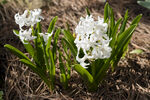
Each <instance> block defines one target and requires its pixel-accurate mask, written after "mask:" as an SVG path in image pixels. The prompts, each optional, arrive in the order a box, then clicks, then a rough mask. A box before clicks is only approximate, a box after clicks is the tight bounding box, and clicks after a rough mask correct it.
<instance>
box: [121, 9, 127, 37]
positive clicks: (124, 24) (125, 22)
mask: <svg viewBox="0 0 150 100" xmlns="http://www.w3.org/2000/svg"><path fill="white" fill-rule="evenodd" d="M128 18H129V16H128V10H127V11H126V13H125V16H124V19H123V22H122V25H121V28H120V34H121V33H122V32H124V30H125V28H126V24H127V21H128Z"/></svg>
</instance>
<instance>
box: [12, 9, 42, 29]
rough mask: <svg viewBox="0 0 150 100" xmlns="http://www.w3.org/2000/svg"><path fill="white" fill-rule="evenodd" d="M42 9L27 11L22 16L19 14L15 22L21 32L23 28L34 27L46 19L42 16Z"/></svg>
mask: <svg viewBox="0 0 150 100" xmlns="http://www.w3.org/2000/svg"><path fill="white" fill-rule="evenodd" d="M41 12H42V10H41V9H34V10H30V11H29V10H25V11H24V13H23V14H22V15H20V14H19V13H17V14H16V15H15V16H14V17H15V22H16V23H17V24H18V25H19V28H20V29H21V30H23V29H22V27H23V26H34V25H35V24H36V23H37V22H40V21H41V19H44V18H43V17H42V16H40V15H41Z"/></svg>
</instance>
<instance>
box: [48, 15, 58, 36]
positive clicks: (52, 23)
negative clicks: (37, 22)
mask: <svg viewBox="0 0 150 100" xmlns="http://www.w3.org/2000/svg"><path fill="white" fill-rule="evenodd" d="M57 19H58V17H57V16H55V17H54V18H53V19H52V21H51V22H50V24H49V27H48V30H47V32H48V33H51V32H52V31H53V30H54V26H55V23H56V21H57Z"/></svg>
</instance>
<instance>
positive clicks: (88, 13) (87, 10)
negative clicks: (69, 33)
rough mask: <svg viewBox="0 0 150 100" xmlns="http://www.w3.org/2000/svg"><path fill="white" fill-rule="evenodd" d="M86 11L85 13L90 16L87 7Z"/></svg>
mask: <svg viewBox="0 0 150 100" xmlns="http://www.w3.org/2000/svg"><path fill="white" fill-rule="evenodd" d="M86 13H87V15H88V16H90V15H91V14H90V11H89V9H88V8H86Z"/></svg>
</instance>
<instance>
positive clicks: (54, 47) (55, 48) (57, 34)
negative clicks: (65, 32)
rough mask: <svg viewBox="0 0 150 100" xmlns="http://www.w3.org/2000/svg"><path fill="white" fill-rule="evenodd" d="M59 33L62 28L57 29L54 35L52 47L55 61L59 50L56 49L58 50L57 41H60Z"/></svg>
mask: <svg viewBox="0 0 150 100" xmlns="http://www.w3.org/2000/svg"><path fill="white" fill-rule="evenodd" d="M59 34H60V29H57V31H56V32H55V35H54V44H53V49H52V52H53V58H54V62H55V61H56V52H57V51H56V50H57V41H58V37H59Z"/></svg>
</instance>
